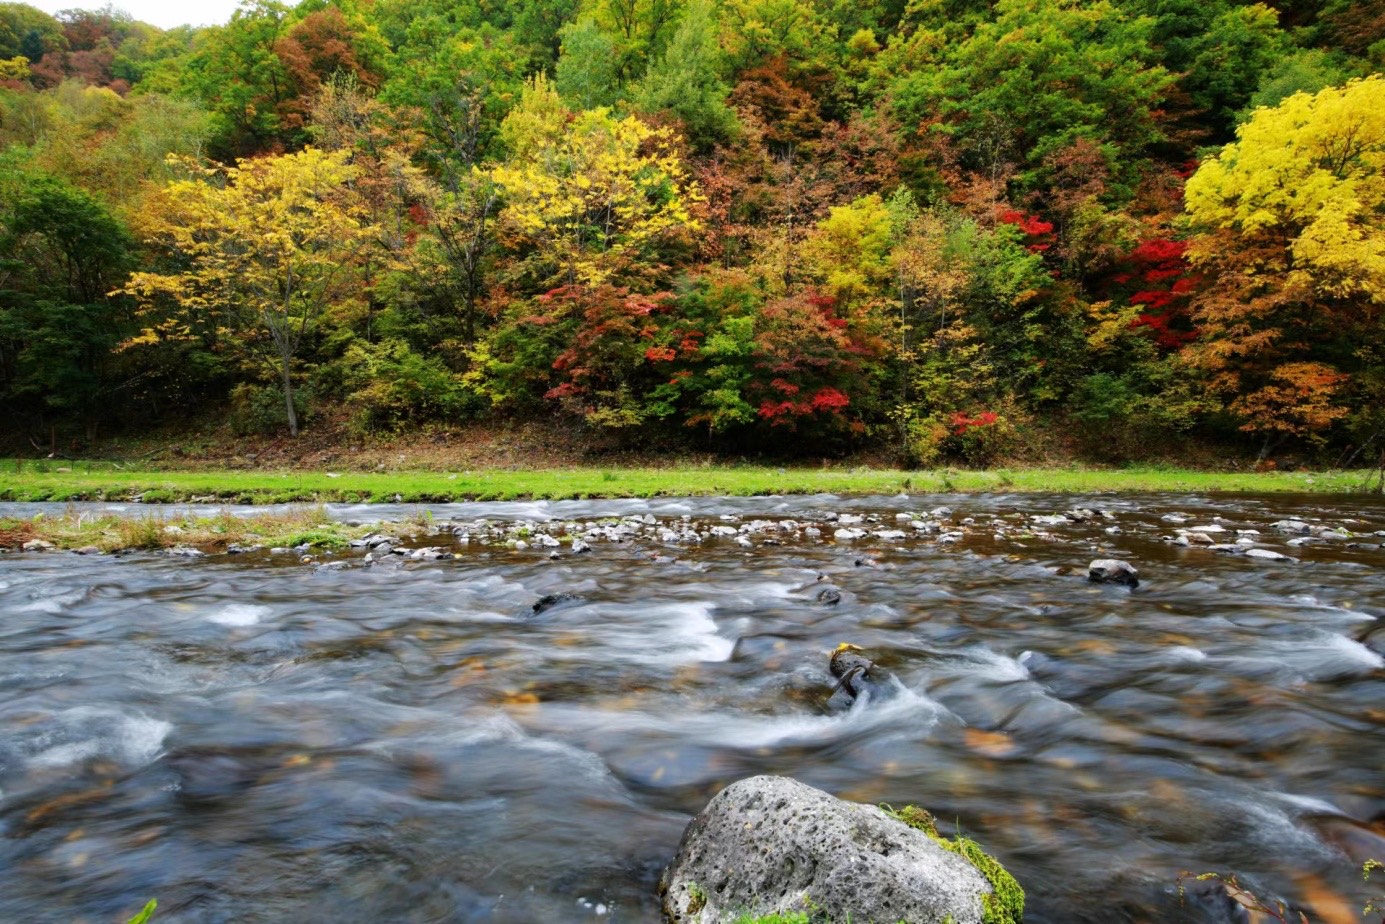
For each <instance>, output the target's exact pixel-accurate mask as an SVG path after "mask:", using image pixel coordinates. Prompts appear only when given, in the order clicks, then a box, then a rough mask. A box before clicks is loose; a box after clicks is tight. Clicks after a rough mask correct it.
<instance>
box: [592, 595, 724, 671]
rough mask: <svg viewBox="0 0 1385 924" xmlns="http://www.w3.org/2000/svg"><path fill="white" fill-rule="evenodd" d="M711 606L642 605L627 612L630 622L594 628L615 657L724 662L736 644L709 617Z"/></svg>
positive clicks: (688, 604)
mask: <svg viewBox="0 0 1385 924" xmlns="http://www.w3.org/2000/svg"><path fill="white" fill-rule="evenodd" d="M619 609H620V610H621V611H628V609H629V608H627V607H620V608H619ZM713 609H715V607H714V606H713V604H711V603H705V602H690V603H664V604H658V605H655V606H650V607H641V608H640V609H639V610H638V611H637V612H630V616H631V617H632V618H631V621H630V622H629V623H614V622H612V623H606V624H602V625H600V626H599V627H597V631H598V632H599V634H600V638H601V642H602V644H603V645H609V646H611V647H612V648H613V649H614V652H613V653H614V654H615V655H616V656H617V657H630V658H637V659H639V660H642V661H656V662H664V663H669V662H672V663H684V662H690V661H725V660H727V659H729V658H730V657H731V650H732V649H733V648H735V647H736V643H735V641H734V640H733V639H729V638H727V637H726V636H724V635H722V634H721V633H720V631H719V630H718V628H717V624H716V620H714V619H712V611H713ZM621 615H624V613H623V612H622V613H621Z"/></svg>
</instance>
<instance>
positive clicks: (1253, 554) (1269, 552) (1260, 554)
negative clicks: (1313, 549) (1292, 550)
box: [1246, 549, 1296, 561]
mask: <svg viewBox="0 0 1385 924" xmlns="http://www.w3.org/2000/svg"><path fill="white" fill-rule="evenodd" d="M1246 558H1261V559H1264V560H1265V561H1295V560H1296V559H1294V558H1292V557H1291V556H1288V555H1285V554H1283V553H1282V552H1276V551H1274V550H1273V549H1246Z"/></svg>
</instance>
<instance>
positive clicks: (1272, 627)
mask: <svg viewBox="0 0 1385 924" xmlns="http://www.w3.org/2000/svg"><path fill="white" fill-rule="evenodd" d="M944 505H945V506H946V507H949V508H951V509H950V510H939V509H936V508H939V507H941V506H944ZM1073 508H1079V512H1076V513H1073V514H1071V515H1065V514H1066V512H1067V511H1070V510H1073ZM1081 508H1085V511H1089V512H1090V513H1088V512H1083V511H1082V510H1081ZM37 509H40V508H35V507H30V508H23V509H22V510H21V508H19V507H17V506H16V505H10V507H9V510H11V511H16V512H23V513H33V512H35V511H36V510H37ZM930 511H932V512H930ZM332 512H333V514H334V515H337V516H341V517H344V518H361V517H366V516H400V515H404V514H409V513H416V512H418V510H417V508H333V510H332ZM431 513H432V515H433V516H434V517H435V523H436V524H437V527H438V530H437V532H438V535H437V536H436V537H434V538H428V539H426V540H418V541H413V542H409V543H404V545H407V546H409V547H410V548H411V549H418V548H421V547H423V546H434V547H437V548H438V549H439V550H440V552H442V553H443V554H445V556H446V557H443V558H435V559H433V560H413V559H412V558H411V557H410V556H409V555H398V554H391V553H383V552H381V551H380V550H379V549H377V550H376V552H374V553H372V557H373V558H377V559H378V561H375V562H371V563H367V562H366V561H365V560H364V558H363V555H364V550H356V551H354V552H352V553H349V554H342V555H340V556H335V557H331V556H329V557H326V558H323V557H319V558H318V559H317V560H316V561H314V562H310V563H303V562H301V561H300V555H298V554H296V553H271V552H270V551H268V550H265V551H262V552H257V553H252V554H248V555H236V556H230V555H222V556H208V557H205V558H197V559H184V558H175V557H171V556H167V555H154V554H138V555H129V556H122V557H101V558H78V557H76V556H71V555H65V554H45V555H9V556H3V557H0V613H3V614H4V615H3V618H2V619H0V875H3V881H4V883H5V888H4V890H3V891H0V920H4V921H34V922H48V921H53V922H58V921H62V922H70V921H92V922H97V921H101V922H106V921H116V920H123V917H122V915H124V916H128V915H129V914H131V913H133V911H134V910H137V909H138V907H139V906H140V905H142V904H143V902H144V901H145V900H146V899H148V898H150V897H157V898H158V899H159V900H160V911H159V914H158V916H157V918H156V920H158V921H167V922H220V921H236V922H242V924H243V922H260V921H264V922H269V921H286V920H297V921H333V922H355V921H360V922H366V921H378V920H391V921H410V922H414V921H417V922H424V921H430V922H431V921H436V922H538V921H544V922H565V921H573V922H583V921H610V922H654V921H657V920H658V912H657V899H656V896H655V884H656V881H657V877H658V874H659V871H660V869H661V867H662V866H663V865H664V864H665V863H666V862H667V861H668V859H669V858H670V857H671V855H672V853H673V851H674V849H675V847H676V844H677V841H678V838H679V835H680V834H681V831H682V828H683V826H684V825H685V824H686V822H687V821H688V819H689V817H690V815H691V814H692V813H694V812H696V811H697V810H698V809H699V808H700V807H701V806H702V805H703V804H705V802H706V800H707V799H708V798H709V797H710V796H711V795H712V794H714V793H715V792H716V791H717V790H718V789H719V788H720V787H721V786H724V785H725V784H727V783H729V782H731V781H733V780H736V779H739V778H741V777H744V776H749V775H752V774H756V773H780V774H788V775H791V776H794V777H796V778H797V779H800V780H802V781H804V782H806V783H809V784H811V785H814V786H818V787H820V788H824V789H827V790H829V791H831V792H834V793H837V794H839V795H841V796H844V797H846V798H851V799H856V800H860V801H867V802H888V803H892V804H895V805H900V804H904V803H908V802H918V803H920V804H923V805H925V806H927V807H928V808H930V809H931V810H933V812H934V813H935V814H936V815H937V816H938V818H939V819H940V820H941V821H942V822H943V824H944V828H945V829H947V830H957V829H960V830H961V831H963V832H965V833H966V834H968V835H970V836H972V837H975V838H977V839H978V840H980V841H981V842H982V843H983V844H985V845H986V846H987V847H988V848H989V849H990V850H991V851H992V852H994V853H995V854H996V855H997V856H998V857H1000V858H1001V859H1002V860H1003V862H1004V863H1005V864H1006V865H1007V866H1008V867H1009V868H1010V869H1011V870H1012V871H1013V872H1014V873H1015V875H1016V876H1017V877H1018V878H1019V879H1020V881H1021V882H1022V883H1023V884H1024V885H1025V887H1026V888H1027V890H1028V893H1029V914H1028V915H1027V920H1029V921H1037V922H1055V924H1056V922H1126V921H1132V922H1133V921H1216V920H1222V919H1224V918H1221V917H1218V914H1219V913H1220V912H1217V911H1216V910H1215V909H1213V908H1211V907H1210V906H1208V905H1204V904H1202V903H1199V902H1198V901H1196V900H1194V901H1192V902H1183V901H1180V899H1179V897H1178V894H1177V887H1176V879H1177V876H1178V873H1179V872H1180V871H1181V870H1184V869H1191V870H1194V871H1211V870H1217V871H1223V872H1235V873H1238V874H1239V875H1240V876H1241V878H1242V881H1243V882H1244V883H1245V884H1247V885H1250V886H1251V887H1253V888H1255V889H1257V890H1259V891H1261V892H1262V893H1263V894H1264V895H1266V896H1267V897H1283V898H1285V899H1286V900H1290V901H1295V902H1301V903H1304V904H1305V905H1306V906H1308V907H1309V910H1310V913H1317V914H1320V915H1323V916H1324V919H1325V920H1329V921H1330V920H1335V919H1334V918H1332V917H1330V916H1329V915H1331V914H1334V913H1336V914H1342V913H1349V914H1356V913H1357V912H1359V908H1360V904H1361V903H1362V901H1364V900H1365V898H1366V897H1368V896H1369V894H1370V887H1369V884H1368V883H1363V882H1362V880H1361V876H1360V872H1359V868H1360V864H1361V862H1362V861H1363V860H1365V859H1367V858H1369V857H1379V858H1381V859H1385V772H1382V770H1381V767H1382V766H1385V735H1382V727H1383V726H1385V670H1382V658H1381V652H1382V651H1385V628H1382V627H1381V623H1380V622H1379V621H1378V617H1380V616H1381V615H1382V614H1385V573H1383V572H1382V569H1381V566H1382V564H1385V551H1382V549H1381V548H1380V545H1381V543H1382V542H1385V537H1382V536H1380V535H1376V533H1377V531H1379V530H1385V506H1382V504H1381V503H1380V502H1379V500H1378V499H1363V498H1351V497H1341V498H1327V499H1324V498H1295V497H1282V496H1279V497H1254V496H1234V497H1165V496H1155V495H1149V496H1092V497H1070V496H1052V495H1049V496H989V497H915V498H904V497H899V498H841V499H839V498H831V497H804V498H762V499H749V500H745V499H742V500H733V499H699V500H658V501H650V502H647V503H646V502H639V501H623V502H569V503H563V504H509V505H506V504H488V505H454V506H445V507H434V508H431ZM855 517H860V518H861V520H860V522H854V518H855ZM482 518H486V519H487V520H489V522H488V523H482V522H476V521H478V520H480V519H482ZM622 518H624V519H622ZM1286 520H1295V521H1298V522H1296V523H1293V524H1284V523H1283V521H1286ZM1275 523H1280V524H1281V525H1280V526H1278V527H1275V526H1274V525H1273V524H1275ZM1299 523H1302V524H1304V526H1306V528H1307V534H1306V535H1305V534H1304V526H1300V525H1299ZM454 524H455V525H457V532H458V533H460V534H462V535H461V536H456V535H453V531H452V527H453V525H454ZM1180 530H1181V531H1182V532H1180ZM1250 530H1255V531H1258V534H1257V533H1250V532H1238V531H1250ZM382 531H386V532H387V531H388V530H387V527H386V528H383V529H382ZM814 531H817V532H818V533H819V535H816V536H815V535H813V532H814ZM839 531H840V533H839ZM857 532H859V533H861V535H859V536H858V537H856V538H852V536H855V534H856V533H857ZM1199 532H1200V533H1202V534H1203V536H1205V537H1207V538H1205V539H1202V538H1198V537H1197V536H1196V535H1195V533H1199ZM570 534H575V535H577V536H578V537H585V538H584V541H587V542H589V544H590V545H591V551H590V552H589V553H585V554H574V553H573V552H572V550H571V546H570V545H569V544H566V542H564V543H563V544H561V545H559V546H558V547H557V548H551V547H549V545H547V544H546V542H547V540H545V539H544V538H543V537H544V536H546V535H553V536H557V537H563V536H566V535H570ZM694 534H697V535H696V537H694ZM1180 536H1182V537H1185V538H1179V537H1180ZM463 537H464V538H463ZM1171 540H1172V541H1171ZM1208 540H1210V541H1211V543H1214V544H1217V545H1223V546H1228V548H1226V549H1223V550H1221V551H1216V550H1212V549H1211V548H1209V543H1208ZM1237 540H1240V542H1241V544H1240V546H1236V542H1237ZM518 543H523V545H524V546H525V548H522V549H521V548H517V547H516V545H517V544H518ZM1180 543H1187V544H1186V545H1183V544H1180ZM1291 543H1292V544H1291ZM579 547H580V546H579ZM1249 549H1263V550H1267V551H1273V552H1277V553H1279V554H1282V555H1285V556H1288V557H1287V558H1286V559H1273V558H1267V557H1251V556H1249V555H1247V554H1245V552H1246V550H1249ZM1237 550H1239V552H1238V551H1237ZM555 552H556V554H557V556H558V557H557V558H556V559H554V558H551V557H550V556H552V555H553V554H554V553H555ZM1258 554H1263V553H1258ZM1099 557H1100V558H1104V557H1117V558H1124V559H1127V560H1129V561H1131V562H1133V563H1134V564H1135V565H1136V566H1137V567H1138V568H1139V569H1140V572H1141V581H1142V583H1141V586H1140V587H1139V588H1138V589H1137V590H1135V591H1133V592H1132V591H1129V590H1127V589H1125V588H1120V587H1099V586H1093V585H1089V584H1088V583H1087V582H1086V581H1085V566H1086V564H1087V563H1088V562H1089V561H1090V560H1091V559H1093V558H1099ZM332 562H336V563H337V564H334V565H332V567H327V568H325V567H323V565H324V564H326V563H332ZM556 594H567V595H571V596H568V597H561V598H556V599H552V600H549V601H548V604H549V605H546V606H544V607H540V609H541V610H542V611H541V612H538V613H536V612H535V604H536V603H537V602H539V601H540V600H541V599H542V598H544V597H546V596H549V595H556ZM840 642H851V643H854V644H856V645H859V646H862V647H863V648H864V649H866V650H867V651H868V652H869V653H870V655H871V656H872V657H873V658H875V659H877V660H878V661H879V662H880V663H881V664H882V665H884V666H885V667H887V668H888V669H889V670H890V671H891V673H892V674H893V677H894V679H895V682H896V683H897V688H895V689H894V690H893V691H892V693H893V695H890V696H882V697H878V698H876V699H875V701H870V700H869V698H868V699H866V700H864V701H858V702H856V703H854V704H853V703H850V702H848V701H847V698H846V697H845V696H844V695H843V694H841V693H839V694H838V695H837V697H836V698H834V699H833V700H832V702H830V703H825V702H824V698H825V697H826V695H827V693H828V692H829V691H830V690H831V689H832V687H833V685H834V683H835V681H834V679H833V678H832V677H831V676H830V675H829V674H828V671H827V657H828V654H829V653H830V652H831V651H832V649H833V648H835V647H836V646H837V645H838V644H839V643H840ZM1380 891H1385V889H1382V890H1380Z"/></svg>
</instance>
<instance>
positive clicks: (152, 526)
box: [0, 507, 427, 554]
mask: <svg viewBox="0 0 1385 924" xmlns="http://www.w3.org/2000/svg"><path fill="white" fill-rule="evenodd" d="M379 529H381V526H380V525H379V524H374V525H365V526H350V525H348V524H346V523H341V522H335V521H333V520H331V519H330V518H329V517H328V516H327V513H326V511H324V510H323V509H322V508H321V507H307V508H297V509H294V510H292V511H290V512H287V513H275V514H265V515H262V516H254V517H236V516H232V515H230V514H216V515H214V516H199V515H188V516H181V517H171V518H168V519H165V518H162V517H149V516H144V517H131V516H119V515H116V514H107V515H102V516H92V515H90V514H87V513H84V514H80V515H76V514H65V515H62V516H51V517H50V516H39V517H29V518H19V517H0V550H9V551H19V550H22V549H25V548H26V545H27V546H28V549H29V550H30V551H49V550H71V551H78V550H80V551H84V552H88V553H92V554H95V553H98V552H124V551H136V550H138V551H158V550H161V549H196V550H197V551H200V552H226V551H231V550H234V549H235V548H236V547H240V548H241V549H249V548H256V547H263V548H295V547H302V546H307V547H310V548H312V549H315V550H321V549H331V550H340V549H344V548H346V546H347V544H348V543H349V542H350V541H351V540H352V539H355V538H358V537H360V536H364V535H366V534H368V533H371V532H374V531H376V530H379ZM426 529H427V524H426V522H424V521H423V520H419V519H411V520H407V521H401V522H393V523H390V524H389V526H388V530H389V532H390V533H391V534H393V535H395V536H400V537H412V536H416V535H418V534H419V533H422V532H424V531H425V530H426Z"/></svg>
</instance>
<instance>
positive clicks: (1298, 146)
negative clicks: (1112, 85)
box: [1185, 75, 1385, 457]
mask: <svg viewBox="0 0 1385 924" xmlns="http://www.w3.org/2000/svg"><path fill="white" fill-rule="evenodd" d="M1237 134H1238V140H1237V141H1236V142H1235V143H1233V144H1230V145H1227V146H1226V147H1225V148H1224V149H1223V150H1222V151H1221V152H1220V153H1219V154H1218V155H1217V156H1215V157H1212V158H1210V159H1208V160H1207V161H1206V162H1204V163H1203V164H1202V166H1201V167H1200V168H1199V169H1198V171H1197V173H1196V174H1195V175H1194V176H1193V177H1192V179H1190V180H1189V181H1188V186H1187V211H1188V214H1189V216H1190V218H1191V220H1192V223H1193V225H1194V228H1195V230H1196V232H1197V233H1196V236H1195V237H1194V238H1193V240H1192V245H1191V247H1190V249H1189V257H1190V259H1191V260H1192V262H1193V264H1194V265H1195V266H1196V267H1197V268H1198V269H1199V270H1201V271H1202V272H1204V273H1205V274H1206V280H1207V285H1206V287H1205V288H1204V289H1202V290H1201V291H1200V292H1198V293H1197V295H1196V296H1195V298H1194V303H1193V320H1194V322H1195V323H1196V325H1197V326H1198V328H1199V329H1200V337H1199V339H1198V341H1197V342H1196V343H1194V344H1192V345H1190V346H1189V347H1188V349H1187V350H1186V351H1185V357H1186V358H1187V359H1188V360H1189V361H1190V363H1191V364H1192V365H1193V366H1195V367H1197V368H1199V369H1201V370H1202V371H1203V372H1205V373H1206V374H1207V376H1208V382H1209V385H1210V388H1211V389H1212V390H1213V391H1214V392H1215V393H1217V394H1218V395H1219V396H1220V397H1221V398H1222V399H1223V400H1225V401H1226V406H1227V409H1228V410H1230V411H1231V412H1232V413H1233V414H1235V415H1236V416H1237V417H1238V418H1239V419H1240V420H1241V427H1242V429H1243V430H1245V431H1247V432H1250V433H1255V434H1258V435H1261V436H1263V437H1264V438H1265V448H1264V449H1263V450H1262V457H1263V455H1264V454H1265V453H1267V452H1268V451H1269V449H1270V448H1271V447H1272V446H1273V445H1274V444H1275V443H1276V442H1278V441H1279V440H1281V439H1282V438H1284V437H1286V436H1298V437H1306V438H1309V439H1318V438H1321V436H1322V434H1323V432H1324V430H1325V429H1326V428H1327V427H1329V426H1330V425H1332V424H1333V423H1334V422H1335V421H1338V420H1340V419H1341V418H1343V417H1344V416H1346V415H1347V414H1348V413H1349V412H1350V406H1349V405H1350V403H1351V400H1352V398H1353V395H1352V387H1351V386H1352V384H1353V382H1354V381H1355V380H1356V379H1359V378H1370V376H1362V375H1361V373H1363V372H1369V369H1370V368H1371V367H1373V366H1375V365H1377V364H1378V363H1379V353H1378V347H1377V346H1376V344H1378V342H1379V336H1378V335H1379V330H1380V327H1379V325H1380V323H1381V314H1382V312H1381V308H1382V306H1383V305H1385V78H1382V77H1380V76H1378V75H1377V76H1374V77H1371V78H1368V79H1365V80H1354V81H1352V82H1351V83H1349V84H1347V85H1346V86H1343V87H1333V88H1328V89H1325V90H1323V91H1321V92H1320V93H1318V94H1316V95H1309V94H1306V93H1300V94H1297V95H1295V96H1292V97H1290V98H1289V99H1287V100H1285V101H1284V102H1282V103H1281V104H1280V105H1279V106H1277V107H1275V108H1273V109H1264V108H1262V109H1260V110H1257V111H1256V113H1255V115H1254V116H1253V117H1252V118H1251V120H1250V121H1249V122H1247V123H1246V124H1245V125H1243V126H1242V127H1241V129H1240V130H1239V132H1238V133H1237ZM1356 398H1357V401H1358V404H1359V405H1362V406H1364V405H1366V404H1368V403H1369V398H1368V397H1366V396H1360V395H1358V396H1356Z"/></svg>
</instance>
